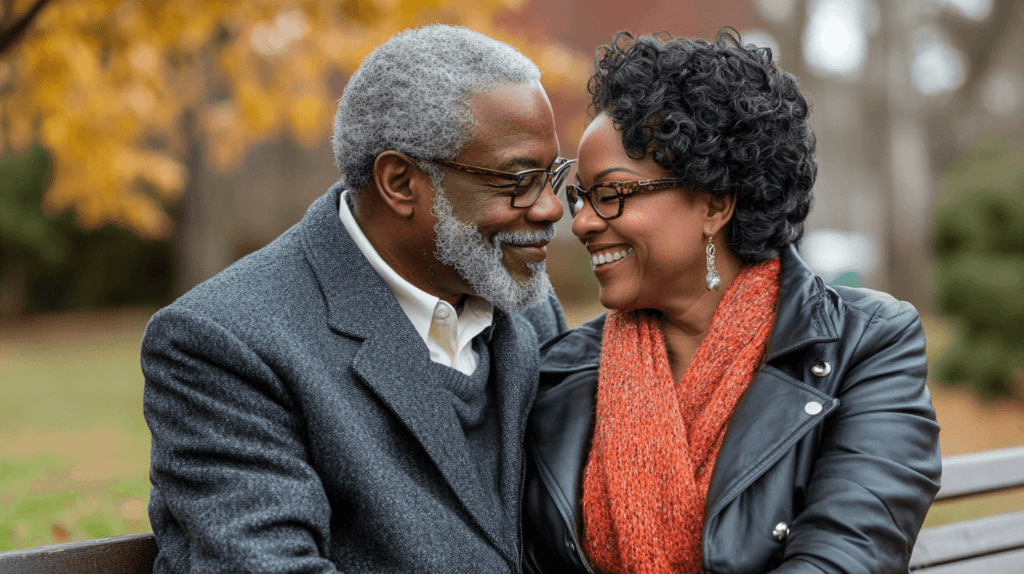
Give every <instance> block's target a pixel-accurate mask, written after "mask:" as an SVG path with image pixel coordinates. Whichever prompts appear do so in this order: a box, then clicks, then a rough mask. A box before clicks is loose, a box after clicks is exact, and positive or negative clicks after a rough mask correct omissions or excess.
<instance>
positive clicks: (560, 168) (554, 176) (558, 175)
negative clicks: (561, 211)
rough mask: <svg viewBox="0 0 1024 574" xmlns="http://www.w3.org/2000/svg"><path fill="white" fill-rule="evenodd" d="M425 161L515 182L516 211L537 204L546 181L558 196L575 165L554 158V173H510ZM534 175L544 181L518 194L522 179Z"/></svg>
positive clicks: (451, 163) (473, 166)
mask: <svg viewBox="0 0 1024 574" xmlns="http://www.w3.org/2000/svg"><path fill="white" fill-rule="evenodd" d="M426 161H429V162H433V163H436V164H439V165H443V166H445V167H450V168H452V169H457V170H459V171H464V172H466V173H472V174H476V175H489V176H492V177H500V178H502V179H508V180H513V181H515V182H516V192H515V193H513V194H511V199H512V207H515V208H517V209H526V208H528V207H533V204H535V203H537V200H538V199H540V196H541V194H543V193H544V188H545V187H547V185H548V181H551V189H552V191H554V193H555V195H558V191H559V189H561V187H562V184H563V183H565V178H566V177H567V176H568V175H569V166H570V165H572V164H574V163H576V160H574V159H566V158H564V157H559V158H555V161H554V163H552V164H551V165H552V166H554V167H555V169H554V171H552V170H549V169H547V168H543V167H539V168H535V169H526V170H523V171H520V172H516V173H511V172H508V171H498V170H496V169H488V168H486V167H477V166H475V165H466V164H464V163H458V162H454V161H448V160H446V159H428V160H426ZM535 173H538V174H539V173H543V174H544V180H543V181H542V182H541V185H539V186H536V187H533V188H528V189H525V191H522V192H520V191H519V189H520V183H522V181H523V179H524V178H526V177H528V176H530V175H532V174H535ZM516 200H522V201H523V204H522V205H516Z"/></svg>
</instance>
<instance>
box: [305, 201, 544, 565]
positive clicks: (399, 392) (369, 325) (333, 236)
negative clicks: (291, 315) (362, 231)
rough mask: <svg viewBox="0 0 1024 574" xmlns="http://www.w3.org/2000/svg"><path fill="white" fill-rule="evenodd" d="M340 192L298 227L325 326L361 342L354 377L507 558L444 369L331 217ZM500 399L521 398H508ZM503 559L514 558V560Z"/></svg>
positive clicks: (336, 218) (316, 205) (334, 216)
mask: <svg viewBox="0 0 1024 574" xmlns="http://www.w3.org/2000/svg"><path fill="white" fill-rule="evenodd" d="M341 191H342V188H341V186H340V185H335V186H334V187H332V188H331V189H330V190H329V191H328V192H327V193H326V194H325V195H324V196H322V197H321V198H320V199H318V200H317V201H316V202H314V204H313V205H312V207H310V209H309V212H308V213H307V214H306V217H305V218H304V219H303V221H302V222H301V223H300V224H299V225H300V227H301V229H300V232H301V233H303V241H304V247H305V250H306V255H307V257H308V258H309V261H310V265H311V266H312V268H313V270H314V273H315V274H316V276H317V279H318V280H319V282H320V286H321V289H322V290H323V294H324V297H325V299H326V303H327V307H328V318H327V320H328V323H329V325H330V327H331V328H332V329H334V330H335V331H336V332H338V333H340V334H342V335H345V336H348V337H352V338H355V339H360V340H362V345H361V347H360V348H359V351H358V352H357V353H356V356H355V358H354V360H353V362H352V367H353V369H354V371H355V372H356V373H357V375H358V379H359V380H361V381H362V382H363V383H365V384H366V385H367V387H369V388H370V389H371V390H372V391H373V392H374V393H375V394H376V395H377V396H378V397H380V399H381V401H382V402H383V403H384V404H386V405H387V406H388V408H389V409H391V411H392V412H393V413H394V414H395V416H397V417H398V419H400V420H401V421H402V423H403V424H404V425H405V426H406V428H408V429H409V432H410V433H411V434H412V435H413V436H414V437H415V438H416V440H417V441H418V442H419V444H420V445H421V446H422V447H423V449H424V450H425V451H426V453H427V455H428V456H429V457H430V459H431V460H432V461H433V462H434V464H435V465H436V466H437V468H438V470H439V471H440V473H441V475H442V476H443V477H444V479H445V481H446V482H447V483H448V484H449V486H450V487H451V488H452V490H453V491H454V492H455V495H456V497H457V498H458V500H459V501H460V502H461V503H462V505H463V507H464V509H465V510H466V511H467V512H468V514H469V515H470V516H471V517H472V518H473V520H474V521H475V522H476V525H477V527H479V528H480V529H481V530H482V531H483V532H484V533H485V534H486V535H487V537H488V539H489V540H490V541H491V543H492V544H493V545H494V546H495V547H496V548H498V549H499V550H500V551H501V552H502V554H503V555H506V554H507V551H506V549H505V548H504V545H503V544H500V543H499V542H498V541H499V540H500V538H499V537H498V536H497V535H496V534H497V533H495V532H492V531H491V530H489V529H488V528H486V527H485V526H484V525H485V524H487V522H486V521H485V520H483V518H482V517H483V516H484V514H483V513H482V509H483V508H485V505H487V504H489V501H488V498H487V497H486V496H485V493H484V491H483V487H482V485H481V484H480V483H479V480H478V478H477V473H476V472H475V470H473V469H475V463H474V461H472V460H470V457H469V451H468V449H467V446H466V438H465V434H464V433H463V431H462V427H461V425H460V424H459V421H458V418H457V416H456V414H455V411H454V409H453V408H452V407H451V405H450V400H449V399H448V397H447V396H445V395H444V393H443V392H442V391H441V390H440V388H439V387H438V384H439V381H438V380H437V379H438V376H437V375H438V373H440V372H442V371H441V370H442V369H445V367H444V366H443V365H438V364H436V363H433V362H432V361H431V360H430V355H429V352H428V351H427V348H426V345H425V344H424V343H423V340H422V339H420V338H419V335H418V334H417V333H416V331H415V330H414V329H413V327H412V324H411V323H410V322H409V320H408V317H406V315H405V312H404V311H403V310H402V308H401V306H400V305H399V304H398V301H397V300H396V299H395V297H394V295H393V294H392V293H391V290H390V289H388V287H387V285H386V284H385V283H384V281H383V280H382V279H381V278H380V276H378V275H377V273H376V272H375V271H374V270H373V268H372V267H371V266H370V264H369V262H368V261H366V258H365V257H364V256H363V255H362V253H361V252H360V251H359V248H358V247H357V246H356V244H355V242H354V241H353V240H352V238H351V237H350V236H349V235H348V232H347V231H346V230H345V227H344V225H343V224H342V222H341V220H340V218H339V216H338V206H339V204H338V202H339V201H340V195H341ZM495 335H496V337H495V338H496V339H497V340H498V341H505V339H506V333H505V332H504V331H502V332H501V333H495ZM509 339H511V341H507V342H504V343H502V344H503V345H515V341H514V337H509ZM534 347H536V344H534ZM493 368H495V367H494V366H493V365H492V369H493ZM432 375H434V376H432ZM506 376H508V373H506ZM499 380H501V379H499ZM517 384H518V381H517ZM534 386H535V385H534ZM507 400H521V399H516V398H513V397H511V396H510V397H509V398H508V399H507ZM502 411H503V412H504V411H505V409H502ZM503 422H505V421H503ZM514 428H518V427H514ZM505 557H506V559H509V560H512V562H513V563H516V560H515V559H514V557H511V556H505Z"/></svg>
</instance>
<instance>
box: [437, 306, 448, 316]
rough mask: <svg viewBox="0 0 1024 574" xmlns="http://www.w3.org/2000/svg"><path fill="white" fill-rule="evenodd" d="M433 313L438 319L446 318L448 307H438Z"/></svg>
mask: <svg viewBox="0 0 1024 574" xmlns="http://www.w3.org/2000/svg"><path fill="white" fill-rule="evenodd" d="M434 314H435V315H437V318H438V319H447V318H448V309H447V308H446V307H438V308H437V311H434Z"/></svg>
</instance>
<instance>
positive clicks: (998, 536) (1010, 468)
mask: <svg viewBox="0 0 1024 574" xmlns="http://www.w3.org/2000/svg"><path fill="white" fill-rule="evenodd" d="M1021 488H1024V447H1020V448H1009V449H1004V450H994V451H987V452H979V453H974V454H969V455H964V456H955V457H949V458H944V459H942V488H941V489H939V492H938V494H937V495H936V497H935V502H936V503H938V504H941V503H943V502H946V501H952V500H960V499H964V498H967V497H971V496H977V495H981V494H988V493H994V492H1000V491H1007V490H1012V489H1021ZM1021 496H1024V494H1022V495H1021ZM910 571H911V572H915V573H920V574H1022V573H1024V511H1020V512H1010V513H1006V514H997V515H994V516H986V517H984V518H978V519H974V520H964V521H962V522H954V523H952V524H946V525H943V526H936V527H933V528H926V529H924V530H922V531H921V534H920V536H918V537H917V544H916V545H915V546H914V554H913V556H912V557H911V559H910Z"/></svg>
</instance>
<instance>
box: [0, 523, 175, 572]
mask: <svg viewBox="0 0 1024 574" xmlns="http://www.w3.org/2000/svg"><path fill="white" fill-rule="evenodd" d="M154 560H156V540H154V539H153V533H152V532H147V533H145V534H128V535H126V536H114V537H112V538H98V539H96V540H84V541H82V542H68V543H65V544H52V545H50V546H39V547H36V548H27V549H25V550H11V551H9V552H0V572H2V573H3V574H72V573H74V574H150V573H151V572H152V571H153V561H154Z"/></svg>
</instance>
